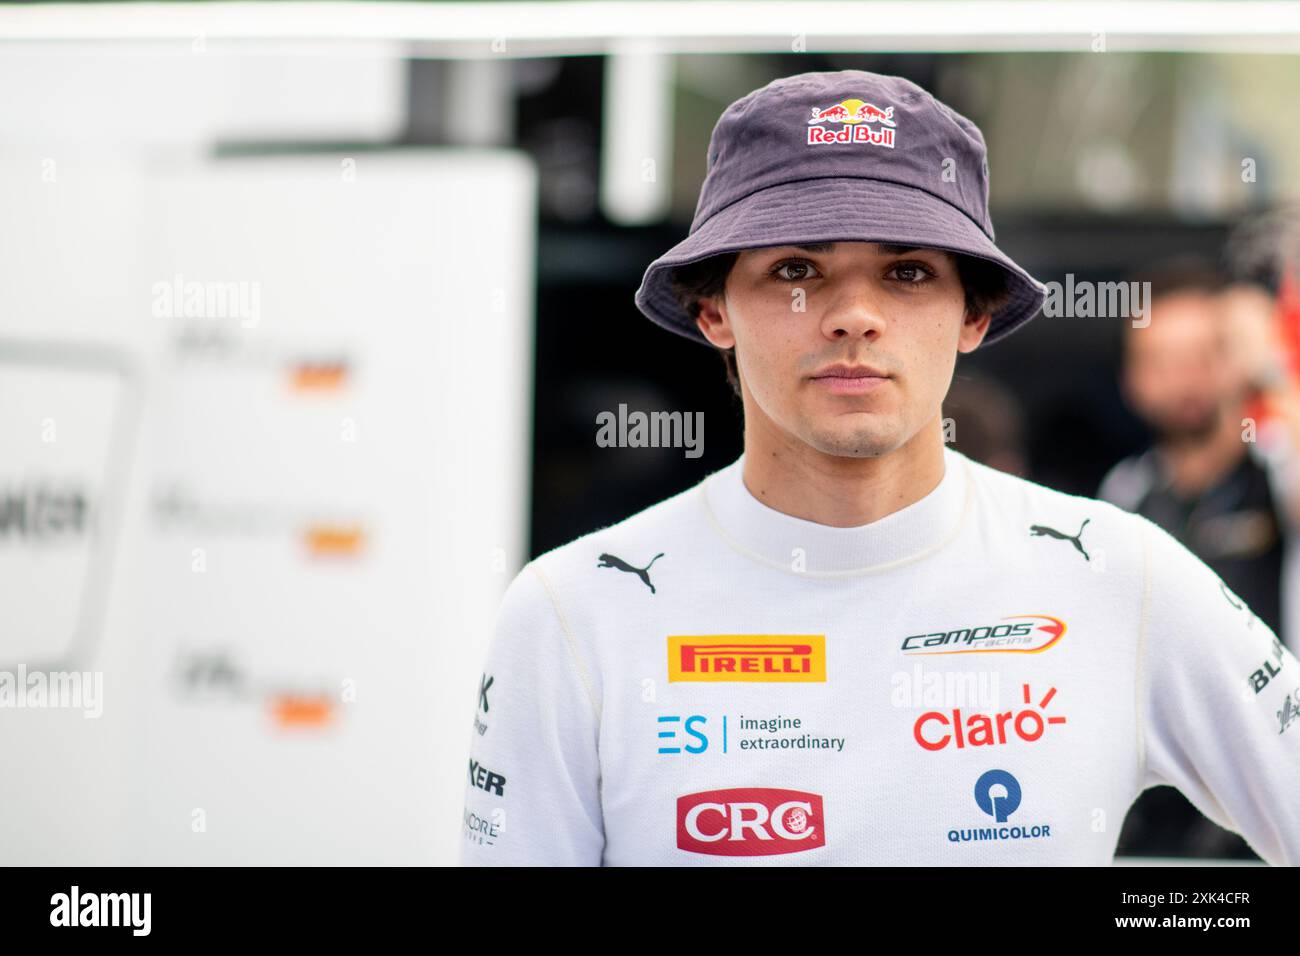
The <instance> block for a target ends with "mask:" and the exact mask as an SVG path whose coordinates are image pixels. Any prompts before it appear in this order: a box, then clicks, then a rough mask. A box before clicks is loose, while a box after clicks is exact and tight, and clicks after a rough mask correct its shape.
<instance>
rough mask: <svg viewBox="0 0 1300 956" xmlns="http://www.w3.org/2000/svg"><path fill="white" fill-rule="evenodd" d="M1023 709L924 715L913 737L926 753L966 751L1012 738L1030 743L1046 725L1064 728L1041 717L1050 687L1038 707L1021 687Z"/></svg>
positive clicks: (1059, 720) (1053, 691)
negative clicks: (953, 748) (953, 747)
mask: <svg viewBox="0 0 1300 956" xmlns="http://www.w3.org/2000/svg"><path fill="white" fill-rule="evenodd" d="M1022 686H1023V687H1024V703H1025V705H1026V706H1025V707H1024V708H1023V709H1022V710H1019V711H1010V710H1005V711H1002V712H1001V713H997V714H968V715H966V717H965V718H963V717H962V712H961V708H956V709H954V710H952V711H951V712H949V713H943V712H941V711H937V710H931V711H927V712H926V713H924V714H922V715H921V716H920V717H918V718H916V723H915V724H913V725H912V736H913V737H914V738H916V742H917V743H918V744H920V745H921V746H922V747H923V748H925V749H926V750H943V749H944V748H946V747H947V746H948V745H949V744H955V745H956V747H957V749H958V750H962V749H964V748H965V747H992V746H997V745H1001V744H1005V743H1007V742H1008V741H1009V740H1010V739H1011V737H1012V736H1015V737H1019V738H1020V739H1021V740H1023V741H1025V742H1027V743H1033V742H1034V741H1035V740H1038V739H1039V738H1040V737H1042V736H1043V733H1044V732H1045V731H1046V730H1047V726H1048V725H1049V724H1063V723H1065V718H1064V717H1055V716H1053V717H1046V716H1044V714H1043V713H1042V712H1043V711H1045V710H1046V709H1047V707H1048V705H1050V704H1051V702H1052V698H1053V697H1055V696H1056V688H1055V687H1053V688H1052V689H1051V690H1049V691H1048V692H1047V693H1046V694H1045V695H1043V699H1042V700H1040V701H1039V702H1038V703H1037V704H1034V703H1033V701H1032V699H1031V697H1030V694H1029V685H1028V684H1024V685H1022Z"/></svg>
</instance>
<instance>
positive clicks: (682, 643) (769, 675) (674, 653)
mask: <svg viewBox="0 0 1300 956" xmlns="http://www.w3.org/2000/svg"><path fill="white" fill-rule="evenodd" d="M668 680H669V682H670V683H671V682H673V681H758V682H762V683H776V682H788V681H807V682H816V683H825V681H826V635H824V634H674V635H670V636H669V638H668Z"/></svg>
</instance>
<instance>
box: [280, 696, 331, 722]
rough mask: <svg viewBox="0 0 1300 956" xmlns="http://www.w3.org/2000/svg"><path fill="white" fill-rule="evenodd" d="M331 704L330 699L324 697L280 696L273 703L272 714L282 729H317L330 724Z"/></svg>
mask: <svg viewBox="0 0 1300 956" xmlns="http://www.w3.org/2000/svg"><path fill="white" fill-rule="evenodd" d="M331 704H332V702H331V701H330V698H329V697H326V696H324V695H321V696H318V697H307V696H302V695H297V694H280V695H278V696H277V697H275V698H274V699H272V701H271V714H272V716H273V717H274V719H275V722H276V723H277V724H279V725H280V726H281V727H315V726H320V725H321V724H327V723H329V722H330V719H331V718H332V717H333V709H332V706H331Z"/></svg>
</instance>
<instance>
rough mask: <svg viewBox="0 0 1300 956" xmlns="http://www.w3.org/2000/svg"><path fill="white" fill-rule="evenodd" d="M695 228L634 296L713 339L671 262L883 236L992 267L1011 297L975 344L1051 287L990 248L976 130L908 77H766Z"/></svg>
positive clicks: (749, 98) (720, 141)
mask: <svg viewBox="0 0 1300 956" xmlns="http://www.w3.org/2000/svg"><path fill="white" fill-rule="evenodd" d="M708 159H709V167H708V173H707V175H706V176H705V178H704V185H703V187H702V188H701V189H700V198H699V202H698V203H697V204H696V207H695V218H694V220H693V221H692V222H691V231H690V234H689V235H688V236H687V237H686V238H685V239H683V240H682V241H681V242H679V243H678V244H677V245H675V246H673V247H672V248H671V249H669V250H668V251H667V252H666V253H664V254H663V255H662V256H660V257H659V258H658V259H656V260H655V261H654V262H652V263H651V264H650V267H649V268H648V269H647V270H646V272H645V276H644V278H642V280H641V287H640V288H639V289H637V291H636V304H637V308H639V309H640V310H641V311H642V312H643V313H645V315H646V316H648V317H649V318H650V319H651V320H653V321H654V322H656V323H658V324H659V325H662V326H663V327H664V328H666V329H669V330H671V331H673V332H676V333H678V334H679V335H684V336H686V337H687V338H689V339H692V340H694V341H696V342H700V343H702V344H704V345H710V347H711V343H710V342H709V341H708V339H706V338H705V337H704V335H703V334H702V333H701V332H700V330H699V328H698V327H696V325H695V323H694V322H693V321H692V320H691V319H690V317H689V316H688V315H687V314H686V312H685V310H684V309H682V307H681V306H680V305H679V304H678V302H677V299H676V297H675V296H674V295H673V293H672V288H671V285H670V283H669V277H670V274H671V272H672V270H673V268H674V267H676V266H680V265H685V264H686V263H688V262H696V261H698V260H700V259H706V258H708V257H709V256H713V255H717V254H718V253H722V252H736V251H740V250H743V249H752V248H757V247H760V246H785V245H796V244H804V243H811V242H837V241H845V242H849V241H857V242H888V243H895V244H906V245H909V246H928V247H931V248H935V249H946V250H949V251H952V252H960V253H965V254H967V255H971V256H977V257H979V258H982V259H988V260H989V261H991V262H995V263H997V264H998V265H999V266H1001V267H1002V268H1003V270H1005V272H1006V273H1007V278H1008V281H1009V284H1010V293H1011V297H1010V299H1009V300H1008V302H1007V303H1006V304H1005V305H1004V306H1003V307H1002V308H1000V309H998V310H997V311H996V312H994V313H993V317H992V320H991V321H990V323H989V330H988V332H987V333H986V335H985V336H984V340H983V341H982V342H981V343H980V347H981V348H983V347H984V346H985V345H989V344H991V343H993V342H996V341H998V340H999V339H1001V338H1004V337H1005V336H1007V335H1010V334H1011V333H1012V332H1013V331H1015V330H1016V329H1017V328H1018V327H1020V326H1021V325H1023V324H1024V323H1026V322H1028V321H1029V320H1030V319H1032V318H1033V317H1034V316H1035V315H1037V314H1038V311H1039V310H1040V309H1041V308H1042V306H1043V301H1044V299H1045V298H1046V293H1047V290H1046V289H1045V288H1044V286H1043V285H1042V284H1041V283H1040V282H1038V281H1037V280H1035V279H1034V278H1033V277H1032V276H1031V275H1029V273H1027V272H1026V271H1025V270H1024V269H1022V268H1021V267H1020V266H1018V265H1016V264H1015V263H1014V262H1013V261H1012V260H1011V259H1010V258H1009V257H1008V256H1007V255H1006V254H1005V253H1003V252H1002V250H1000V249H999V248H998V247H997V246H996V245H994V244H993V222H992V220H991V219H990V218H989V211H988V196H989V166H988V158H987V156H986V152H985V147H984V136H983V135H982V134H981V133H980V131H979V127H978V126H976V125H975V124H974V123H972V122H971V121H970V120H968V119H966V117H964V116H962V115H961V114H959V113H957V112H955V111H954V110H952V109H949V108H948V107H947V106H945V105H944V104H943V103H940V102H939V101H938V100H936V99H935V98H934V97H933V96H931V95H930V94H929V93H927V92H926V91H925V90H923V89H922V88H921V87H919V86H917V85H916V84H915V83H912V82H910V81H909V80H905V79H903V78H902V77H899V76H882V75H880V74H879V73H868V72H866V71H865V70H839V71H834V72H824V73H801V74H799V75H797V76H788V77H783V78H781V79H777V80H773V81H772V82H771V83H769V84H767V86H764V87H762V88H761V89H757V90H754V91H753V92H752V93H749V94H747V95H746V96H743V97H741V98H740V99H739V100H737V101H736V102H734V103H732V104H731V105H730V106H728V107H727V109H726V111H725V112H723V114H722V116H721V117H720V118H719V119H718V122H717V124H716V125H715V126H714V127H713V135H712V137H710V139H709V156H708Z"/></svg>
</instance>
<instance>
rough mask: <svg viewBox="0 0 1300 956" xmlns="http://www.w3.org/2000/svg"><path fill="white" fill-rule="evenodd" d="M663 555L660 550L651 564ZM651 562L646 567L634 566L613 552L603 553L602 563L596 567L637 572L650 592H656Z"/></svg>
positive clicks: (651, 560)
mask: <svg viewBox="0 0 1300 956" xmlns="http://www.w3.org/2000/svg"><path fill="white" fill-rule="evenodd" d="M663 556H664V553H663V552H662V551H660V552H659V553H658V554H656V555H655V556H654V557H653V558H651V559H650V564H654V563H655V562H656V561H658V560H659V559H660V558H662V557H663ZM650 564H647V565H646V566H645V567H644V568H634V567H632V565H630V564H628V563H627V562H626V561H624V560H623V559H622V558H616V557H614V555H612V554H602V555H601V556H600V563H599V564H597V565H596V567H598V568H618V569H619V570H620V571H627V572H629V573H631V574H635V575H636V576H637V577H639V578H640V579H641V580H642V581H644V582H645V586H646V587H648V588H649V589H650V593H651V594H654V593H655V586H654V585H653V584H651V583H650Z"/></svg>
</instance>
